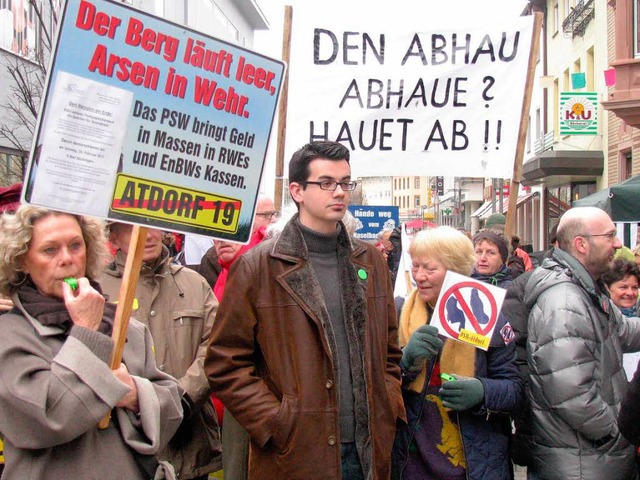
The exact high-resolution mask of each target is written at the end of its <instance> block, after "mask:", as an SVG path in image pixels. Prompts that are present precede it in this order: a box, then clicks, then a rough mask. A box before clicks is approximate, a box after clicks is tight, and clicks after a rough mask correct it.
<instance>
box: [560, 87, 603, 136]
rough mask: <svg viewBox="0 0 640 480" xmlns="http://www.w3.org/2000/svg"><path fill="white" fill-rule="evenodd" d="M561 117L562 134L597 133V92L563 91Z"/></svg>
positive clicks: (561, 94) (561, 95)
mask: <svg viewBox="0 0 640 480" xmlns="http://www.w3.org/2000/svg"><path fill="white" fill-rule="evenodd" d="M559 119H560V135H596V134H597V133H598V94H597V92H561V93H560V117H559Z"/></svg>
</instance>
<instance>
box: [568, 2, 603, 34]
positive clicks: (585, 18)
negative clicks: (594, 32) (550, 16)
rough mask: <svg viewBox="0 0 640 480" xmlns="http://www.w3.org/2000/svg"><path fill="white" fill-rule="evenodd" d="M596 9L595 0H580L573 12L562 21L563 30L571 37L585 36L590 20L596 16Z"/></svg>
mask: <svg viewBox="0 0 640 480" xmlns="http://www.w3.org/2000/svg"><path fill="white" fill-rule="evenodd" d="M595 15H596V9H595V5H594V0H578V1H577V2H576V6H575V7H573V8H572V9H571V13H569V15H567V18H565V19H564V22H562V31H563V32H564V34H565V35H566V36H569V35H571V38H575V37H577V36H580V37H582V36H584V32H585V31H586V30H587V25H589V22H590V21H591V20H593V19H594V18H595Z"/></svg>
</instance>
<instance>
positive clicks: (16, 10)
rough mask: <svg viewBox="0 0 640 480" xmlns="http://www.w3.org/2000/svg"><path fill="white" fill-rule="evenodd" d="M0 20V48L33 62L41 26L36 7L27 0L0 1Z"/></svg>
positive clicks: (37, 48)
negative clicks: (0, 22) (0, 23)
mask: <svg viewBox="0 0 640 480" xmlns="http://www.w3.org/2000/svg"><path fill="white" fill-rule="evenodd" d="M54 3H55V2H54ZM38 8H40V7H38ZM46 15H48V12H47V13H46ZM0 19H3V22H2V28H1V29H0V47H1V48H4V49H6V50H9V51H11V52H13V53H15V54H16V55H20V56H21V57H24V58H26V59H28V60H35V59H36V56H37V54H38V51H39V49H40V47H41V45H40V41H41V40H40V32H41V28H40V27H41V25H40V22H39V20H38V15H37V14H36V7H34V6H33V5H32V4H31V3H30V2H29V0H0Z"/></svg>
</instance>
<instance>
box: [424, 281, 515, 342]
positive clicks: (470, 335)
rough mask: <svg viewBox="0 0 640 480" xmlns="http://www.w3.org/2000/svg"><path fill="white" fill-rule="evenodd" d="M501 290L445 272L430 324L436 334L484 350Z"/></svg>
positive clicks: (501, 295) (498, 309)
mask: <svg viewBox="0 0 640 480" xmlns="http://www.w3.org/2000/svg"><path fill="white" fill-rule="evenodd" d="M505 293H506V292H505V290H504V289H502V288H499V287H494V286H493V285H487V284H486V283H482V282H479V281H477V280H474V279H472V278H469V277H465V276H463V275H460V274H457V273H454V272H447V275H446V277H445V279H444V282H443V284H442V290H441V293H440V297H439V298H438V302H437V303H436V308H435V311H434V312H433V319H432V321H431V325H435V326H437V327H438V331H439V333H440V334H442V335H444V336H446V337H449V338H453V339H455V340H458V341H461V342H464V343H470V344H472V345H474V346H476V347H478V348H482V349H483V350H487V348H489V342H490V340H491V336H492V335H493V331H494V329H495V327H496V322H497V320H498V313H499V312H500V308H501V307H502V302H503V300H504V296H505Z"/></svg>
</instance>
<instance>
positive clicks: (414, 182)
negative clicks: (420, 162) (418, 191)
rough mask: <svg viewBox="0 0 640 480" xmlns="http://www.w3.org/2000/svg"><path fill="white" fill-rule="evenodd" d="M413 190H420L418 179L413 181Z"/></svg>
mask: <svg viewBox="0 0 640 480" xmlns="http://www.w3.org/2000/svg"><path fill="white" fill-rule="evenodd" d="M413 188H420V177H415V178H414V180H413Z"/></svg>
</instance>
